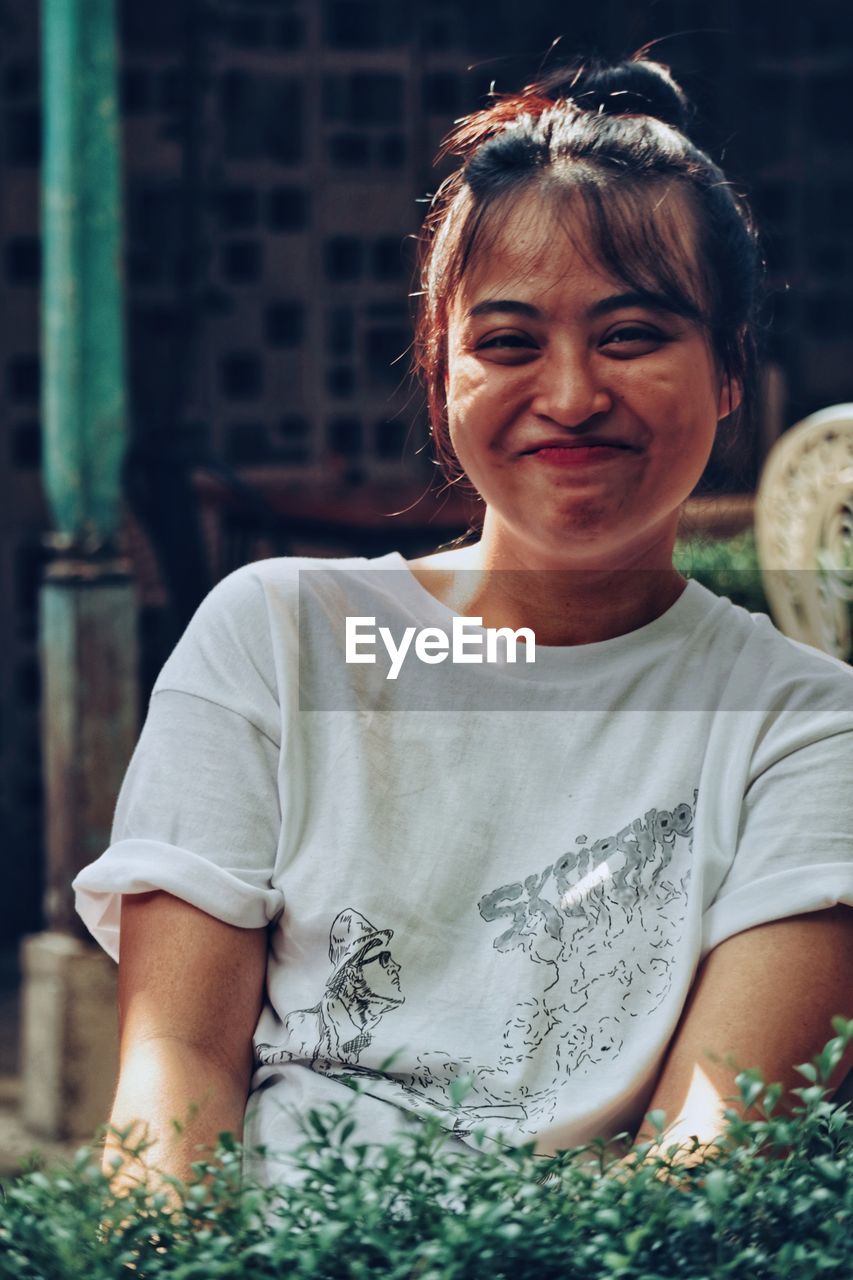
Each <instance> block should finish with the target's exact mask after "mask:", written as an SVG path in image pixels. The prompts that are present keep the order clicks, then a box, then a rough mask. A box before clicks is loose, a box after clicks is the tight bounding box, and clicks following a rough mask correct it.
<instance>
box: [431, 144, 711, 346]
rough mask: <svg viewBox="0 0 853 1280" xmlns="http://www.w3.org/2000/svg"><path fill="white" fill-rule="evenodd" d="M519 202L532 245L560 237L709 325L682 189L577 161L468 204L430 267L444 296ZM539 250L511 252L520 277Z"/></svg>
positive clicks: (485, 251) (492, 242)
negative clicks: (435, 268)
mask: <svg viewBox="0 0 853 1280" xmlns="http://www.w3.org/2000/svg"><path fill="white" fill-rule="evenodd" d="M522 201H525V202H529V203H528V216H529V219H530V222H531V225H532V227H534V228H535V229H536V231H538V233H539V239H540V243H541V238H542V235H543V234H546V235H548V236H550V235H553V236H554V237H565V238H567V239H568V241H569V243H570V244H571V246H572V248H573V250H574V251H575V252H576V253H577V255H578V256H579V257H580V258H581V260H582V261H584V262H585V263H586V265H587V266H589V267H590V268H592V269H594V270H596V271H599V272H600V273H601V274H603V275H606V276H609V277H610V278H611V279H612V280H614V281H615V282H616V283H618V284H620V285H624V286H625V287H626V288H627V289H630V290H636V291H638V292H642V293H651V294H656V295H658V296H659V297H660V298H662V299H663V300H664V301H665V303H666V305H667V306H669V307H670V309H671V310H672V311H673V313H674V314H676V315H679V316H683V317H684V318H685V319H687V320H690V321H692V322H694V323H696V324H698V325H700V326H701V327H703V328H706V329H708V330H710V328H711V324H712V319H711V317H712V315H713V310H714V308H713V297H712V289H713V287H712V283H711V280H710V279H709V278H708V276H707V274H706V273H705V272H704V271H703V270H702V267H701V265H700V264H701V262H702V260H703V255H702V253H701V251H700V248H699V238H700V233H699V223H698V219H697V218H696V216H695V214H694V212H693V209H692V204H691V197H690V192H689V189H687V188H686V187H684V186H683V185H682V184H679V183H676V182H674V181H666V182H661V181H657V182H648V181H646V182H631V181H630V180H627V179H626V180H625V181H624V182H619V181H614V180H613V177H612V175H608V174H603V173H602V172H601V170H600V169H598V168H596V167H594V166H592V165H589V166H587V165H582V164H577V163H575V164H573V165H572V166H571V167H569V166H566V167H565V168H563V169H562V171H560V169H556V170H551V171H550V172H549V173H548V174H547V175H543V176H541V177H538V178H537V179H535V180H534V181H533V182H529V181H528V182H527V183H525V184H524V187H523V188H521V189H519V188H518V187H516V189H515V190H514V191H508V192H506V193H504V194H502V195H501V196H500V197H498V198H497V199H495V200H492V201H491V202H490V203H489V204H487V205H484V206H480V207H479V208H477V207H476V205H475V203H474V202H473V201H472V202H471V205H470V207H469V208H468V210H466V211H465V213H466V214H467V216H466V217H465V224H466V225H465V226H464V229H462V228H460V230H461V231H462V234H460V235H459V236H458V238H457V240H456V252H455V253H453V254H450V255H448V256H447V257H446V258H445V260H444V262H443V263H442V264H441V267H442V268H443V269H441V268H440V269H439V272H438V273H437V274H438V279H440V280H441V283H442V284H443V285H444V289H443V290H442V292H443V293H444V298H445V299H447V298H449V297H450V296H452V295H453V294H455V292H456V290H457V289H458V288H459V285H460V284H461V282H462V280H463V278H464V277H465V276H467V275H468V274H469V273H470V272H471V271H472V270H474V269H476V266H477V263H478V262H480V261H483V260H485V259H487V258H488V256H489V254H490V253H491V252H492V251H493V250H494V248H495V246H496V245H497V243H498V241H499V240H500V237H501V235H502V233H503V230H504V227H505V225H506V222H507V218H508V216H509V214H510V213H512V214H513V215H516V214H517V213H518V209H519V205H520V204H521V202H522ZM460 212H462V211H461V210H460ZM463 216H464V214H463ZM543 223H544V224H545V225H544V226H543ZM540 253H541V249H539V248H536V249H534V250H532V251H531V253H530V255H529V264H526V263H525V261H524V258H523V256H521V257H520V258H519V267H518V270H519V276H520V277H522V278H523V276H524V274H526V269H527V267H528V265H529V266H530V267H532V266H533V263H534V262H535V261H536V259H537V258H538V257H539V255H540ZM437 256H438V257H439V258H440V257H441V255H440V254H439V255H437ZM438 279H437V280H435V282H434V283H435V284H437V283H438Z"/></svg>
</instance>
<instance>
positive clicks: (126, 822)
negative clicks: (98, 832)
mask: <svg viewBox="0 0 853 1280" xmlns="http://www.w3.org/2000/svg"><path fill="white" fill-rule="evenodd" d="M266 625H267V624H266V619H265V616H264V609H263V600H262V595H261V594H260V592H259V588H258V584H257V583H255V584H253V583H252V582H251V579H250V575H249V574H248V571H247V570H241V571H238V574H236V575H232V576H231V579H226V580H225V582H224V583H220V584H219V586H218V587H217V588H215V589H214V591H213V592H212V593H211V595H210V596H208V598H207V600H206V601H205V602H204V603H203V604H202V606H201V608H200V609H199V611H198V613H197V614H196V616H195V618H194V619H193V621H192V622H191V623H190V626H189V628H188V629H187V631H186V632H185V634H184V636H183V637H182V639H181V641H180V642H179V644H178V646H177V648H176V650H175V652H174V653H173V655H172V657H171V658H170V659H169V661H168V662H167V663H166V666H165V667H164V668H163V671H162V672H161V674H160V677H159V678H158V680H157V683H156V684H155V687H154V692H153V694H152V697H151V701H150V704H149V708H148V715H147V718H146V721H145V725H144V727H143V730H142V734H141V736H140V739H139V742H138V743H137V746H136V750H135V751H134V754H133V757H132V759H131V762H130V765H129V767H128V770H127V773H126V775H125V778H124V782H123V784H122V788H121V792H120V794H119V797H118V802H117V805H116V810H115V816H114V821H113V827H112V832H111V836H110V845H109V848H108V849H107V850H106V852H105V853H103V854H102V855H101V857H100V858H98V859H97V861H95V862H93V863H91V864H90V865H89V866H88V867H86V868H84V870H83V871H81V872H80V874H79V875H78V876H77V877H76V878H75V880H74V883H73V888H74V891H75V894H76V905H77V911H78V913H79V914H80V916H81V918H82V920H83V921H84V923H85V925H86V927H87V928H88V930H89V931H90V933H91V934H92V936H93V937H94V938H95V940H96V941H97V942H98V943H99V944H100V945H101V946H102V947H103V948H104V950H105V951H107V952H108V954H109V955H111V956H112V957H113V958H114V959H116V960H117V959H118V956H119V925H120V919H121V898H122V895H124V894H134V893H146V892H150V891H152V890H158V889H159V890H165V891H166V892H168V893H171V894H173V895H174V896H175V897H178V898H182V899H183V900H184V901H186V902H189V903H191V904H192V905H193V906H196V907H198V908H200V909H201V910H203V911H206V912H207V913H208V914H210V915H212V916H215V917H216V918H218V919H220V920H223V921H225V922H226V923H228V924H233V925H237V926H240V927H243V928H260V927H263V926H264V925H266V924H268V923H269V922H270V921H272V920H274V919H275V918H276V916H277V915H278V914H279V913H280V912H281V910H282V909H283V906H284V902H283V897H282V894H281V892H280V890H278V889H277V888H275V887H274V885H273V873H274V867H275V859H276V850H277V847H278V843H279V836H280V830H281V806H280V799H279V789H278V768H279V756H280V743H279V736H280V734H279V733H278V732H277V731H278V730H280V716H279V715H278V708H277V703H276V697H275V688H274V679H273V678H272V676H271V662H270V661H269V650H268V637H267V636H265V634H264V631H265V628H266Z"/></svg>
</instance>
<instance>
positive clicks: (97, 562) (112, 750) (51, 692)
mask: <svg viewBox="0 0 853 1280" xmlns="http://www.w3.org/2000/svg"><path fill="white" fill-rule="evenodd" d="M42 49H43V59H42V67H43V74H42V101H43V111H44V172H43V179H42V189H43V195H42V221H43V225H42V238H43V246H44V280H43V286H42V288H43V293H42V360H43V406H42V407H43V418H44V435H45V450H44V487H45V490H46V493H47V495H48V499H49V502H50V506H51V509H52V512H53V516H54V522H55V532H54V533H52V534H50V535H49V536H48V537H47V538H46V540H45V541H46V543H47V545H48V546H49V547H50V548H51V550H52V552H53V557H52V559H51V562H50V563H49V564H48V566H47V568H46V571H45V575H44V581H43V583H42V587H41V601H40V626H39V630H40V634H39V641H40V649H41V668H42V690H43V697H42V762H43V769H44V781H45V833H46V843H47V875H46V893H45V914H46V917H47V923H48V927H49V928H51V929H56V930H60V931H64V932H76V933H78V934H82V932H83V930H82V926H81V925H80V924H79V922H78V920H77V918H76V916H75V912H74V904H73V895H72V893H71V887H70V886H71V881H72V879H73V878H74V875H75V874H76V872H77V871H78V870H79V869H80V868H81V867H82V866H83V865H84V864H85V863H87V862H89V861H91V860H92V859H93V858H95V857H97V856H98V854H99V853H100V852H102V850H103V849H104V848H105V847H106V845H107V842H108V839H109V829H110V818H111V814H112V808H113V805H114V803H115V798H116V795H117V793H118V789H119V786H120V784H121V778H122V774H123V771H124V768H125V767H126V764H127V761H128V760H129V758H130V755H131V753H132V750H133V744H134V741H135V735H136V733H137V731H138V723H137V721H138V716H137V703H138V689H137V669H138V668H137V656H136V654H137V639H136V602H135V594H134V590H133V582H132V577H131V568H130V564H129V562H128V561H127V559H125V558H124V557H123V556H122V554H121V549H120V545H119V544H120V533H121V530H120V522H121V466H122V459H123V455H124V450H125V434H126V433H125V393H124V382H125V367H124V366H125V359H124V340H123V308H122V281H121V265H120V264H121V184H120V151H119V132H118V123H117V115H118V113H117V107H116V20H115V0H43V7H42Z"/></svg>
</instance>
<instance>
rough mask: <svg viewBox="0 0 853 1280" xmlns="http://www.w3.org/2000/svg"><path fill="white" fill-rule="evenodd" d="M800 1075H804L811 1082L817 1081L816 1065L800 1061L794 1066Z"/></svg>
mask: <svg viewBox="0 0 853 1280" xmlns="http://www.w3.org/2000/svg"><path fill="white" fill-rule="evenodd" d="M794 1070H795V1071H798V1072H799V1073H800V1075H801V1076H805V1077H806V1079H807V1080H811V1082H812V1084H815V1082H816V1081H817V1067H816V1066H815V1065H814V1063H812V1062H801V1063H800V1065H799V1066H798V1067H794Z"/></svg>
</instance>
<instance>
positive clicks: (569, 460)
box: [524, 444, 637, 467]
mask: <svg viewBox="0 0 853 1280" xmlns="http://www.w3.org/2000/svg"><path fill="white" fill-rule="evenodd" d="M636 452H637V450H636V449H631V448H629V447H628V446H627V445H613V444H588V445H546V446H545V448H543V449H535V450H533V451H532V452H531V453H527V454H525V455H524V456H525V457H527V458H532V459H533V460H534V461H536V462H543V463H546V464H547V465H549V466H555V467H582V466H587V465H589V464H590V463H593V462H613V461H615V460H616V459H619V458H630V457H633V456H634V455H635V454H636Z"/></svg>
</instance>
